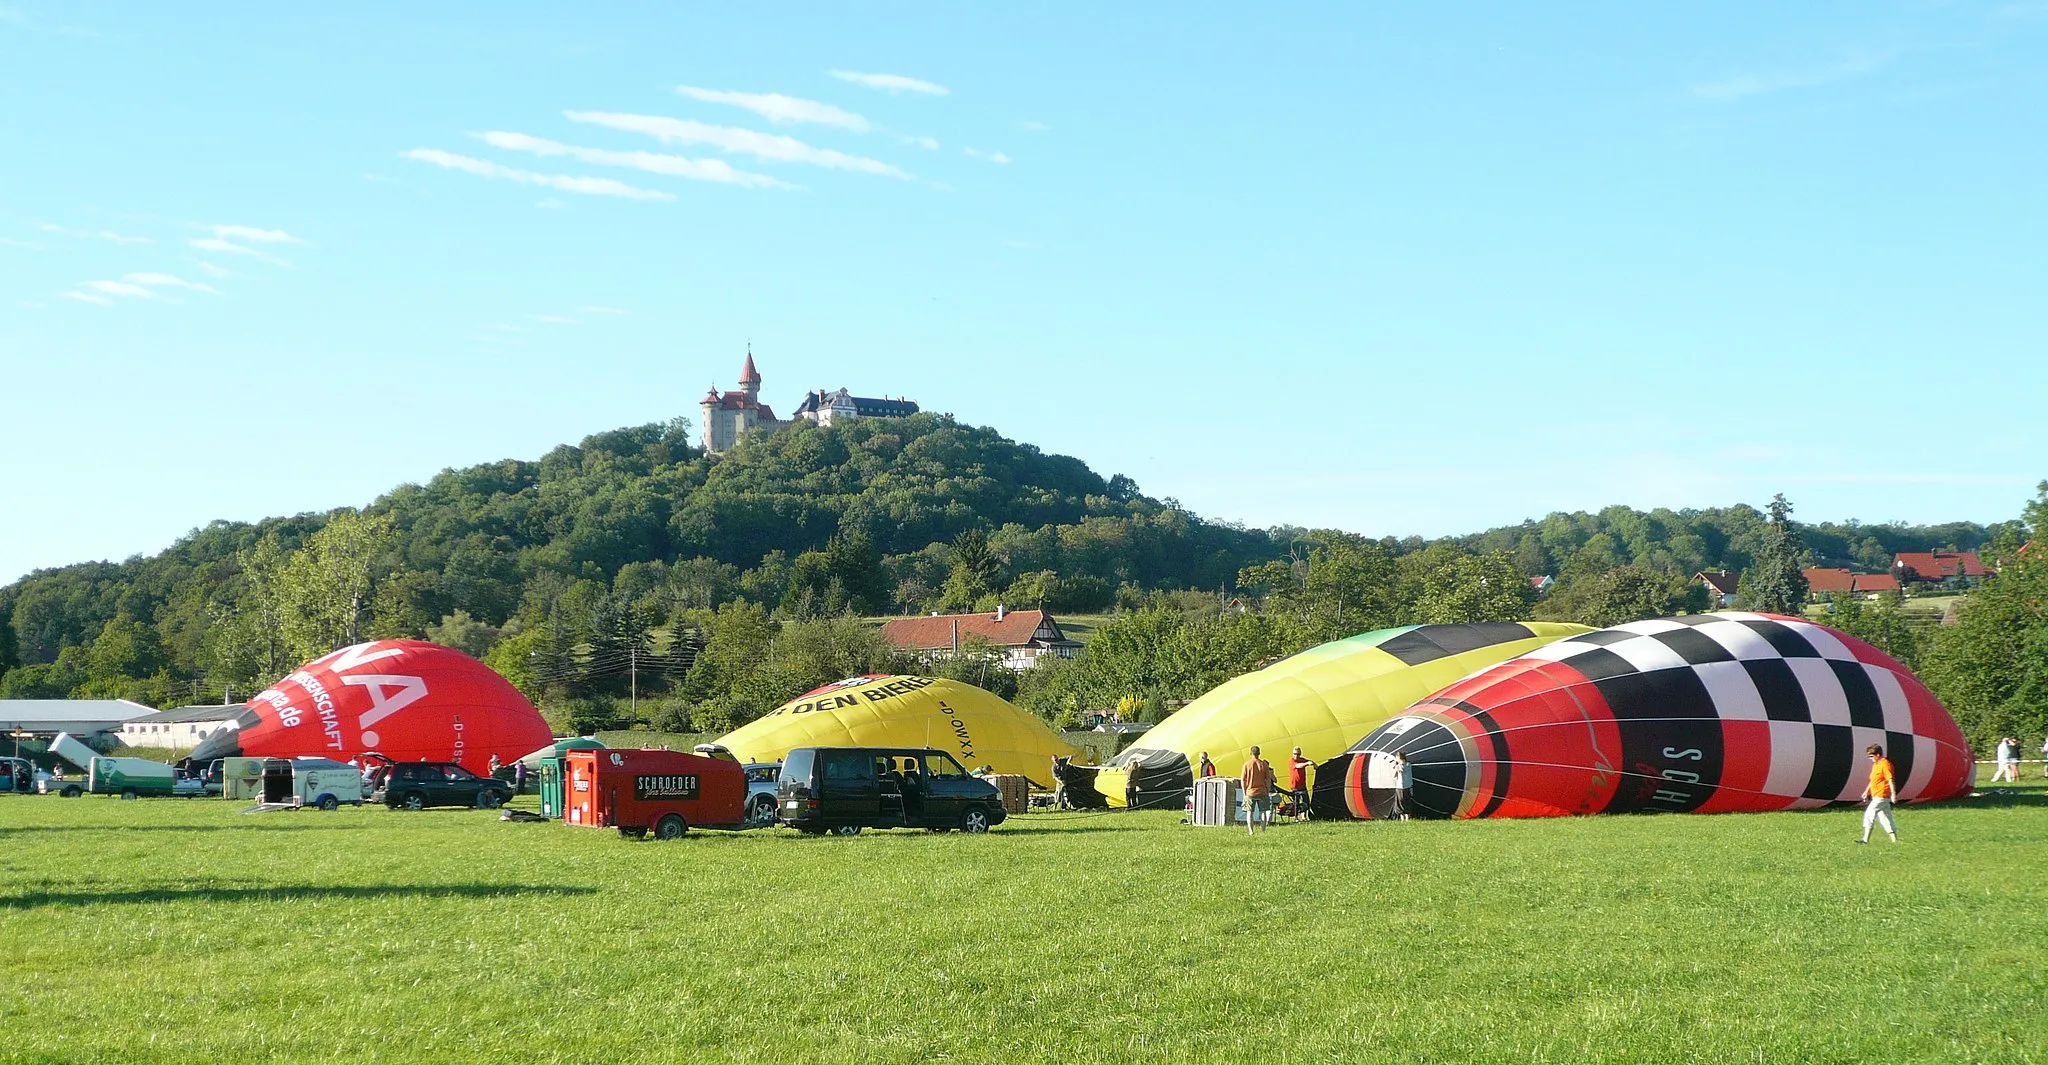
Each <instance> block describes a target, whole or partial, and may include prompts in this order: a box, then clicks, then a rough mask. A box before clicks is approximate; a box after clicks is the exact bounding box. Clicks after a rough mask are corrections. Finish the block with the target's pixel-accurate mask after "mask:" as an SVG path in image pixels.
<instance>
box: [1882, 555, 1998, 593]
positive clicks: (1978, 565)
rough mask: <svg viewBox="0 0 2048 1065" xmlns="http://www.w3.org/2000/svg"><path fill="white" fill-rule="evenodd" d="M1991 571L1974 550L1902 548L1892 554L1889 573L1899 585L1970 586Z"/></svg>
mask: <svg viewBox="0 0 2048 1065" xmlns="http://www.w3.org/2000/svg"><path fill="white" fill-rule="evenodd" d="M1989 572H1990V571H1988V570H1986V569H1985V568H1984V563H1983V562H1982V561H1980V560H1979V559H1978V558H1977V552H1975V551H1901V552H1899V553H1898V554H1896V555H1893V556H1892V576H1894V577H1896V578H1898V581H1899V584H1900V585H1902V586H1903V585H1906V584H1913V583H1920V584H1948V585H1957V584H1961V585H1970V584H1975V583H1977V582H1978V581H1981V580H1983V579H1984V577H1985V576H1986V574H1988V573H1989Z"/></svg>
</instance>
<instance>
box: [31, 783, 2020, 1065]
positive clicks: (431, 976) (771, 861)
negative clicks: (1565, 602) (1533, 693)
mask: <svg viewBox="0 0 2048 1065" xmlns="http://www.w3.org/2000/svg"><path fill="white" fill-rule="evenodd" d="M2028 768H2029V771H2030V772H2038V766H2029V767H2028ZM239 806H240V804H239V803H230V802H225V801H220V800H204V801H200V800H170V799H160V800H144V801H140V802H130V803H123V802H120V801H118V800H115V799H110V798H104V797H97V796H92V797H86V798H83V799H73V800H64V799H57V798H50V797H12V796H0V1061H9V1062H17V1061H21V1062H46V1061H48V1062H56V1061H64V1062H70V1061H81V1062H194V1061H202V1060H204V1061H222V1062H252V1061H345V1062H349V1063H351V1065H355V1063H360V1062H383V1061H393V1062H399V1061H402V1062H439V1061H463V1062H486V1061H489V1062H599V1061H632V1062H642V1061H664V1062H665V1061H764V1060H766V1061H785V1062H803V1063H811V1062H842V1061H844V1062H861V1061H890V1062H946V1061H957V1062H999V1061H1000V1062H1017V1063H1051V1062H1061V1061H1134V1062H1147V1063H1156V1062H1180V1061H1188V1062H1194V1061H1201V1062H1304V1063H1307V1062H1316V1063H1322V1062H1332V1061H1338V1060H1362V1061H1370V1062H1422V1061H1432V1062H1464V1061H1502V1062H1574V1063H1576V1062H1602V1061H1612V1062H1660V1063H1663V1062H1695V1061H1696V1062H1730V1061H1763V1062H1868V1061H1886V1062H1903V1061H1927V1062H1964V1061H2013V1062H2019V1061H2040V1060H2044V1058H2048V1030H2044V1029H2048V1011H2044V1009H2043V1006H2042V1004H2043V1003H2044V1002H2048V980H2044V967H2048V962H2044V956H2048V944H2044V941H2043V936H2044V933H2048V848H2044V847H2043V846H2042V840H2043V837H2044V835H2048V791H2044V789H2043V788H2042V786H2041V785H2040V783H2039V782H2038V781H2035V780H2030V781H2029V782H2028V783H2027V784H2026V785H2024V786H2022V787H2021V788H2018V789H2014V790H2009V791H2008V792H2007V793H2005V794H1998V795H1989V796H1984V797H1980V798H1976V799H1969V800H1963V801H1958V802H1955V803H1950V804H1946V805H1943V806H1940V807H1930V808H1912V809H1908V810H1905V811H1903V813H1902V817H1901V821H1902V824H1901V828H1902V830H1903V832H1904V833H1905V839H1906V842H1905V843H1904V844H1903V845H1901V846H1898V847H1892V846H1888V845H1885V844H1883V843H1882V842H1881V837H1880V842H1879V843H1876V844H1873V845H1871V846H1868V847H1861V846H1857V845H1856V844H1855V843H1854V841H1853V840H1854V836H1855V835H1856V832H1857V827H1858V820H1857V817H1858V815H1857V814H1856V813H1855V812H1853V811H1826V812H1818V813H1795V814H1772V815H1748V816H1742V815H1729V816H1719V817H1683V816H1665V817H1614V818H1584V819H1573V820H1557V821H1522V822H1464V823H1441V822H1434V823H1424V822H1412V823H1409V824H1359V823H1343V824H1337V823H1332V824H1314V825H1304V826H1292V825H1286V826H1281V827H1278V828H1276V829H1274V830H1273V831H1271V832H1269V833H1267V834H1265V835H1263V836H1261V837H1259V838H1255V839H1247V838H1246V837H1245V836H1244V835H1243V834H1242V833H1240V832H1236V831H1229V830H1223V829H1193V828H1187V827H1183V826H1181V825H1179V824H1178V823H1177V820H1178V818H1177V817H1176V816H1173V815H1168V814H1150V813H1147V814H1122V813H1118V814H1096V815H1086V816H1073V817H1068V818H1066V819H1060V820H1055V819H1051V818H1048V817H1042V816H1041V817H1025V818H1016V819H1013V820H1012V821H1011V822H1010V823H1009V824H1007V825H1004V826H1003V827H1001V828H999V829H997V830H996V831H995V832H993V833H991V834H990V835H988V836H984V837H967V836H961V835H957V834H955V835H947V836H927V835H924V834H910V833H869V834H867V835H863V836H859V837H855V838H850V839H841V838H810V837H798V836H796V835H794V834H792V833H789V832H787V831H786V830H778V831H774V832H760V833H750V834H744V835H733V834H715V833H701V834H698V833H693V834H692V835H691V836H690V837H689V838H687V839H683V840H680V841H675V842H671V843H656V842H651V841H650V842H629V841H625V840H622V839H620V838H619V837H618V836H617V835H616V834H615V833H611V832H606V831H596V830H588V829H578V828H568V827H564V826H562V825H559V824H530V825H523V824H509V823H500V822H498V821H497V820H495V817H494V815H492V814H489V813H485V812H480V811H469V810H433V811H425V812H421V813H410V814H407V813H398V812H392V811H387V810H384V809H381V808H368V809H361V810H349V809H344V810H342V811H340V812H337V813H332V814H322V813H319V812H315V811H309V812H303V813H279V814H265V815H249V816H244V815H241V814H238V813H237V812H236V810H237V809H238V807H239Z"/></svg>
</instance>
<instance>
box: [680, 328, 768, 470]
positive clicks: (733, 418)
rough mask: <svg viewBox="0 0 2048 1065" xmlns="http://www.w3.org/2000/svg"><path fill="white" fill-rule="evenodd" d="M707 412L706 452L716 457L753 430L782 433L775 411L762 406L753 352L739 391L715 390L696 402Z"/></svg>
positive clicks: (751, 348)
mask: <svg viewBox="0 0 2048 1065" xmlns="http://www.w3.org/2000/svg"><path fill="white" fill-rule="evenodd" d="M697 405H698V407H700V408H701V409H702V410H703V411H704V429H703V441H704V450H705V451H706V452H707V453H709V454H713V455H716V454H718V453H719V452H721V451H725V450H728V449H730V448H731V447H732V446H733V445H734V444H737V443H739V440H740V437H742V436H745V435H746V434H747V433H748V432H749V431H750V430H753V429H780V428H782V426H783V425H784V424H785V423H784V422H781V421H778V420H777V419H776V417H775V411H774V410H772V409H770V408H769V406H768V405H767V404H766V403H763V402H761V371H759V370H756V369H754V349H753V347H752V346H751V345H750V346H749V347H748V348H747V362H746V365H744V366H742V367H740V389H739V391H737V392H720V391H719V390H718V387H717V386H716V385H714V386H712V388H711V390H710V391H709V392H706V393H705V394H704V398H703V399H701V400H699V401H698V402H697Z"/></svg>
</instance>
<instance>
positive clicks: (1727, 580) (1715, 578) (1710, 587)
mask: <svg viewBox="0 0 2048 1065" xmlns="http://www.w3.org/2000/svg"><path fill="white" fill-rule="evenodd" d="M1692 579H1693V583H1695V584H1704V585H1706V586H1707V605H1708V606H1710V607H1724V606H1734V605H1735V588H1736V585H1738V584H1740V583H1741V582H1742V576H1741V574H1737V573H1730V572H1728V571H1727V570H1725V569H1714V570H1706V569H1703V570H1701V571H1699V572H1698V573H1695V574H1693V575H1692Z"/></svg>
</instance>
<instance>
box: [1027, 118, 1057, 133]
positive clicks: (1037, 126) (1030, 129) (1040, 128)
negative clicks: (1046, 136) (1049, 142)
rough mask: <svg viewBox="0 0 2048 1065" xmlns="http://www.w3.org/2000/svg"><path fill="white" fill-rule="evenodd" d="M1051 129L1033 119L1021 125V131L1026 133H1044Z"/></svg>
mask: <svg viewBox="0 0 2048 1065" xmlns="http://www.w3.org/2000/svg"><path fill="white" fill-rule="evenodd" d="M1051 128H1052V127H1051V126H1048V125H1046V124H1045V123H1043V122H1039V121H1037V120H1035V119H1034V120H1032V121H1029V122H1025V123H1023V129H1024V132H1026V133H1044V132H1045V131H1046V130H1049V129H1051Z"/></svg>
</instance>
